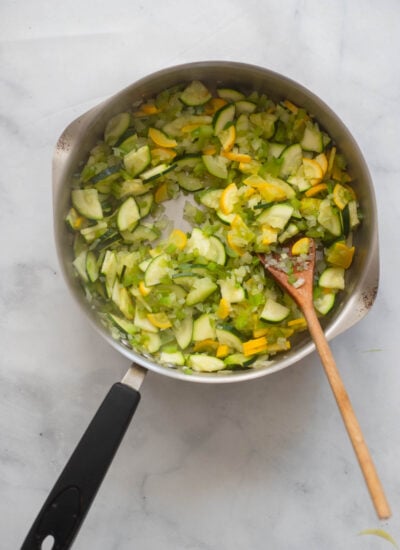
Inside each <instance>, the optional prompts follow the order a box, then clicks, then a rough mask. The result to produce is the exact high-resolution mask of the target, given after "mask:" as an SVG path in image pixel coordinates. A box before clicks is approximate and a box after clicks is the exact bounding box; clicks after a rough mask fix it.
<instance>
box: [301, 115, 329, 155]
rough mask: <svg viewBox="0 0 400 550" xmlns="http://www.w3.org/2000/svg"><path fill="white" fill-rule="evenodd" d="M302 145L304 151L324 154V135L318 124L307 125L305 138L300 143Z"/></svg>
mask: <svg viewBox="0 0 400 550" xmlns="http://www.w3.org/2000/svg"><path fill="white" fill-rule="evenodd" d="M300 145H301V147H302V149H304V151H313V152H315V153H322V151H323V150H324V143H323V139H322V133H321V132H320V130H319V129H318V126H317V125H316V124H313V123H312V122H308V123H307V125H306V127H305V129H304V134H303V137H302V139H301V141H300Z"/></svg>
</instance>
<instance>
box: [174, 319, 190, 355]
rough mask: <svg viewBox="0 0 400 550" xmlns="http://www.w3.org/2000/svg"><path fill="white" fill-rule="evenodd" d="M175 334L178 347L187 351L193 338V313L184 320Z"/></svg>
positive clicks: (175, 330)
mask: <svg viewBox="0 0 400 550" xmlns="http://www.w3.org/2000/svg"><path fill="white" fill-rule="evenodd" d="M173 332H174V335H175V338H176V341H177V342H178V346H179V347H180V348H181V349H186V348H187V347H188V346H189V344H190V343H191V341H192V338H193V317H192V315H191V313H190V314H188V315H187V317H185V318H184V319H183V321H182V322H181V323H180V325H179V327H178V328H175V329H174V331H173Z"/></svg>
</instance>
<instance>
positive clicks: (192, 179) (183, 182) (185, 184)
mask: <svg viewBox="0 0 400 550" xmlns="http://www.w3.org/2000/svg"><path fill="white" fill-rule="evenodd" d="M176 181H177V182H178V185H179V187H181V188H182V189H185V190H186V191H191V192H192V193H193V191H200V189H204V181H203V180H202V179H200V178H198V177H196V176H192V175H191V174H185V173H184V172H182V173H180V174H177V175H176Z"/></svg>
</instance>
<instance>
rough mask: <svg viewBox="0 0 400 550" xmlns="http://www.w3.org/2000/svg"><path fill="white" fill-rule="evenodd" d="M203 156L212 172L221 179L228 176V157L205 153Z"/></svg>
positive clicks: (205, 163)
mask: <svg viewBox="0 0 400 550" xmlns="http://www.w3.org/2000/svg"><path fill="white" fill-rule="evenodd" d="M201 158H202V159H203V162H204V166H205V167H206V168H207V170H208V171H209V172H210V174H212V175H213V176H216V177H217V178H221V179H226V178H227V177H228V162H229V161H228V159H226V158H225V157H221V156H212V155H203V156H202V157H201Z"/></svg>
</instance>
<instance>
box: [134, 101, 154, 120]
mask: <svg viewBox="0 0 400 550" xmlns="http://www.w3.org/2000/svg"><path fill="white" fill-rule="evenodd" d="M159 112H160V109H158V108H157V107H156V106H155V105H154V104H153V103H144V104H143V105H142V106H141V107H140V109H139V110H138V111H136V113H133V116H134V117H135V118H142V117H147V116H149V115H156V114H157V113H159Z"/></svg>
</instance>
